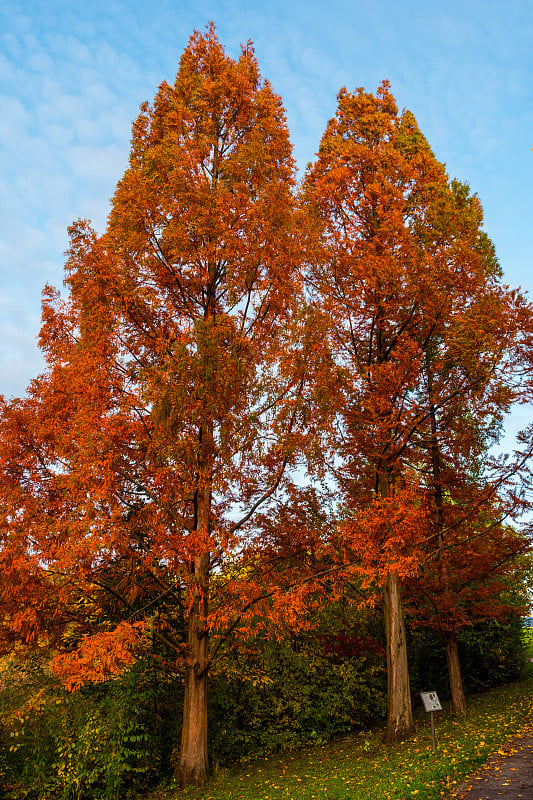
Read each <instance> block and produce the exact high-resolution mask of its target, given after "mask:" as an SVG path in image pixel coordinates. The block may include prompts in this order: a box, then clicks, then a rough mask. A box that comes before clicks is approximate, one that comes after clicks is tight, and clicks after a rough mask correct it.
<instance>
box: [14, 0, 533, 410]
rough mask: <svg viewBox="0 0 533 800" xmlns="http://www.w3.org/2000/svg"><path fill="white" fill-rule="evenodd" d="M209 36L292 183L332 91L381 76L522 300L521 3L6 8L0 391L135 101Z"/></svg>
mask: <svg viewBox="0 0 533 800" xmlns="http://www.w3.org/2000/svg"><path fill="white" fill-rule="evenodd" d="M209 20H213V21H214V22H215V24H216V26H217V30H218V34H219V37H220V39H221V41H222V43H223V44H224V45H225V47H226V49H227V51H228V52H229V53H230V54H232V55H237V54H238V53H239V45H240V43H241V42H243V43H244V42H246V41H247V40H248V39H251V40H253V42H254V44H255V50H256V55H257V57H258V60H259V64H260V66H261V70H262V73H263V75H264V77H266V78H268V79H269V80H270V81H271V83H272V84H273V86H274V88H275V90H276V91H277V92H278V93H280V94H281V96H282V97H283V100H284V103H285V107H286V109H287V115H288V119H289V125H290V129H291V133H292V139H293V143H294V148H295V156H296V159H297V162H298V164H299V166H300V168H301V169H302V170H303V169H305V166H306V164H307V162H309V161H311V160H312V159H313V158H314V154H315V151H316V149H317V147H318V142H319V140H320V137H321V135H322V132H323V130H324V127H325V124H326V122H327V120H328V119H329V118H330V117H331V116H333V114H334V113H335V107H336V94H337V92H338V90H339V88H340V87H341V86H343V85H345V86H347V87H348V89H354V88H355V87H357V86H364V87H366V88H367V89H369V90H371V91H375V89H376V88H377V86H378V84H379V82H380V81H381V80H382V79H384V78H388V79H389V80H390V81H391V84H392V91H393V94H394V95H395V97H396V99H397V101H398V104H399V106H400V107H407V108H410V109H411V110H412V111H413V112H414V114H415V116H416V118H417V120H418V122H419V125H420V127H421V129H422V131H423V132H424V133H425V135H426V137H427V138H428V140H429V143H430V145H431V146H432V148H433V150H434V152H435V153H436V155H437V157H438V158H439V159H440V160H441V161H444V162H446V164H447V168H448V172H449V174H450V176H452V177H458V178H460V179H461V180H463V181H467V182H468V183H470V186H471V187H472V189H473V190H474V191H475V192H477V193H478V194H479V196H480V198H481V201H482V204H483V207H484V209H485V228H486V230H487V232H488V234H489V235H490V236H491V238H492V239H493V241H494V243H495V245H496V250H497V252H498V255H499V258H500V261H501V264H502V266H503V269H504V272H505V275H506V280H507V281H508V282H509V283H510V284H511V285H513V286H516V285H521V286H523V287H524V288H525V289H530V290H531V289H533V275H532V272H531V268H530V265H531V262H532V253H533V224H532V220H531V217H532V213H531V212H532V200H531V192H532V188H533V181H532V177H533V153H532V152H531V148H532V147H533V103H532V93H533V5H532V4H531V0H505V1H504V0H447V2H446V3H436V2H429V0H425V1H424V2H422V0H402V2H398V0H373V2H372V3H371V2H369V0H330V2H329V3H328V4H326V3H325V2H322V0H309V2H307V3H305V2H303V0H270V2H268V3H265V2H257V1H256V0H193V2H188V0H150V2H148V0H142V1H141V0H130V1H129V2H128V1H127V0H91V2H88V1H87V0H78V2H77V3H72V2H71V1H70V0H69V2H63V0H24V2H16V0H2V3H1V5H0V32H1V33H0V109H1V111H0V209H1V213H0V275H1V283H0V393H2V394H5V395H7V396H12V395H20V394H21V393H23V392H24V390H25V387H26V385H27V384H28V381H29V380H30V379H31V378H32V377H33V376H34V375H36V374H37V373H38V372H39V371H41V369H42V361H41V358H40V355H39V352H38V349H37V347H36V336H37V333H38V329H39V321H40V298H41V291H42V288H43V286H44V284H45V283H51V284H53V285H56V286H60V285H61V282H62V272H63V260H64V258H63V253H64V251H65V248H66V245H67V235H66V229H67V226H68V225H69V224H70V223H71V222H72V221H73V220H74V219H77V218H79V217H87V218H90V219H91V220H92V221H93V224H94V225H95V227H96V229H97V230H98V231H100V232H101V231H103V228H104V226H105V220H106V215H107V212H108V209H109V205H108V204H109V198H110V197H111V196H112V194H113V192H114V188H115V185H116V182H117V180H118V179H119V178H120V177H121V175H122V173H123V171H124V169H125V166H126V163H127V158H128V151H129V139H130V129H131V122H132V120H133V119H134V118H135V117H136V115H137V113H138V108H139V105H140V103H141V102H142V101H143V100H151V99H152V98H153V96H154V94H155V91H156V88H157V86H158V84H159V83H160V82H161V81H162V80H164V79H165V80H168V81H173V79H174V75H175V73H176V71H177V66H178V61H179V57H180V55H181V52H182V51H183V48H184V47H185V45H186V43H187V40H188V38H189V36H190V34H191V33H192V31H193V30H194V29H203V28H204V27H205V25H206V24H207V22H208V21H209Z"/></svg>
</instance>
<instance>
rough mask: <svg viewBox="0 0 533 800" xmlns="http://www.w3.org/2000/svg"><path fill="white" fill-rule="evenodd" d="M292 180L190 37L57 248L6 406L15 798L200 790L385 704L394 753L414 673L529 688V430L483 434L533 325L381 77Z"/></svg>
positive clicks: (2, 582)
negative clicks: (101, 212)
mask: <svg viewBox="0 0 533 800" xmlns="http://www.w3.org/2000/svg"><path fill="white" fill-rule="evenodd" d="M295 174H296V173H295V164H294V161H293V159H292V154H291V145H290V140H289V132H288V128H287V124H286V119H285V112H284V109H283V106H282V103H281V99H280V98H279V97H278V96H277V95H276V94H275V93H274V91H273V89H272V87H271V86H270V85H269V83H268V82H267V81H264V80H262V78H261V75H260V72H259V67H258V64H257V61H256V59H255V55H254V53H253V49H252V48H251V46H250V45H247V46H246V47H245V48H243V49H242V52H241V54H240V56H239V58H238V59H237V60H234V59H232V58H230V57H229V56H228V55H227V54H226V53H225V52H224V49H223V47H222V46H221V44H220V42H219V41H218V39H217V36H216V32H215V29H214V26H213V25H210V26H208V28H207V30H206V31H205V33H199V32H195V33H194V34H193V36H192V37H191V39H190V41H189V44H188V46H187V48H186V49H185V51H184V53H183V56H182V58H181V60H180V66H179V70H178V73H177V76H176V80H175V83H174V84H173V85H172V86H170V85H169V84H167V83H166V82H163V83H162V84H161V86H160V87H159V90H158V92H157V95H156V97H155V100H154V102H153V104H152V105H149V104H148V103H146V104H143V106H142V108H141V113H140V115H139V117H138V118H137V120H136V121H135V123H134V125H133V135H132V149H131V155H130V162H129V166H128V169H127V170H126V172H125V175H124V177H123V179H122V180H121V181H120V182H119V184H118V186H117V190H116V193H115V196H114V198H113V202H112V210H111V213H110V216H109V222H108V226H107V228H106V230H105V232H104V233H103V234H102V235H101V236H99V235H97V234H96V232H95V231H94V230H93V229H92V228H91V226H90V223H89V222H87V221H85V220H81V221H77V222H76V223H75V224H74V225H73V226H72V227H71V229H70V247H69V251H68V260H67V266H66V277H65V286H66V293H65V296H64V297H62V296H61V294H60V293H59V292H58V291H57V290H55V289H53V288H51V287H46V289H45V291H44V302H43V324H42V329H41V334H40V345H41V347H42V350H43V352H44V355H45V359H46V369H45V371H44V372H43V374H42V375H40V376H39V377H38V378H36V379H35V380H34V381H33V382H32V383H31V385H30V387H29V388H28V393H27V395H26V396H25V397H24V398H15V399H13V400H11V401H8V400H5V399H3V398H2V399H1V410H2V416H1V420H0V608H1V610H2V619H1V621H0V643H1V645H2V651H3V653H5V654H6V655H5V657H4V660H3V662H2V675H1V680H2V684H1V687H0V688H1V691H0V703H1V704H2V710H3V715H2V716H3V720H4V725H3V728H2V729H1V731H0V737H1V738H2V746H3V755H2V759H3V761H2V762H0V763H1V768H2V770H3V772H4V779H5V783H6V784H7V785H8V787H10V788H9V791H10V792H11V796H12V797H13V798H15V797H28V798H35V800H37V799H39V800H40V799H41V798H43V797H46V798H61V799H62V800H70V798H94V800H96V798H99V799H100V800H112V798H115V797H119V796H120V797H126V796H127V794H128V792H135V791H137V790H138V789H139V788H140V787H141V786H143V787H144V786H147V785H149V784H150V783H152V782H155V781H157V780H158V778H159V777H161V776H162V775H166V774H170V773H171V772H174V774H175V776H176V779H177V780H178V781H179V783H180V785H182V786H187V785H188V784H202V783H203V782H204V781H205V780H206V778H207V775H208V772H209V768H210V765H211V766H213V765H215V766H216V765H226V764H228V763H231V762H232V761H234V760H235V759H238V758H244V757H246V758H251V757H253V756H254V755H257V754H259V753H265V752H269V751H272V750H275V749H277V748H281V747H284V748H293V747H298V746H300V745H301V744H303V743H313V742H315V743H320V742H323V741H324V740H325V739H327V738H330V737H333V736H338V735H340V734H344V733H346V732H348V731H350V730H352V729H354V728H357V727H362V726H367V725H371V724H373V723H375V722H377V721H381V720H382V719H383V717H384V716H385V715H386V717H387V738H388V740H389V742H392V741H395V740H397V739H399V738H402V737H404V736H408V735H410V734H411V733H412V731H413V724H414V723H413V713H412V698H413V694H414V693H416V692H417V691H418V690H420V689H422V688H428V682H431V683H432V684H433V686H432V688H438V689H439V691H440V692H441V693H442V696H443V697H445V696H447V694H448V691H447V689H446V681H447V682H448V685H449V689H450V696H451V703H452V709H453V710H454V712H456V713H464V712H465V710H466V704H465V696H464V688H465V687H466V691H467V692H468V691H477V690H479V689H480V688H483V687H486V686H489V685H492V684H493V683H495V682H504V681H506V680H510V679H514V678H515V677H516V676H517V674H518V671H519V668H520V663H521V638H520V631H519V626H518V623H517V621H516V620H517V618H518V616H519V615H520V613H521V610H522V606H523V602H524V598H523V596H522V595H523V584H524V581H525V580H526V579H527V577H526V574H527V573H526V570H525V567H524V566H523V565H524V563H525V562H524V559H523V556H524V554H525V553H526V552H527V550H528V547H529V540H528V538H527V530H526V529H525V527H520V525H519V518H520V514H521V513H522V512H523V511H524V510H527V509H528V507H529V506H528V500H527V496H526V494H525V488H527V484H528V481H529V479H530V475H529V472H528V470H529V464H528V457H529V446H530V445H529V442H530V440H531V439H532V438H533V437H531V433H532V432H531V431H529V432H528V431H526V432H525V433H524V434H523V435H522V443H523V445H524V447H523V451H522V452H520V453H515V454H514V455H513V456H512V457H511V456H502V457H500V458H495V457H492V456H491V446H492V445H494V443H495V442H497V439H498V432H499V431H500V430H501V425H502V420H503V419H504V416H505V414H506V413H508V411H509V410H510V409H511V408H512V407H513V405H515V404H518V403H526V402H529V401H530V400H531V389H532V375H533V370H532V368H531V353H532V348H531V341H532V337H533V313H532V309H531V307H530V305H529V304H528V302H527V300H526V299H525V298H524V297H523V296H522V294H521V293H520V292H519V291H513V290H510V289H509V288H508V287H506V286H505V285H503V284H502V280H501V279H502V272H501V269H500V267H499V265H498V262H497V259H496V255H495V252H494V248H493V246H492V243H491V242H490V241H489V240H488V238H487V236H486V234H485V233H484V232H483V230H482V221H483V215H482V209H481V204H480V202H479V199H478V198H477V197H476V195H474V194H472V193H471V192H470V189H469V187H468V186H466V185H465V184H462V183H460V182H458V181H454V180H450V178H449V177H448V175H447V174H446V171H445V168H444V165H443V164H440V163H439V162H438V161H437V159H436V158H435V156H434V154H433V153H432V151H431V149H430V147H429V144H428V143H427V141H426V140H425V138H424V136H423V135H422V133H421V132H420V130H419V128H418V125H417V123H416V120H415V119H414V117H413V115H412V114H411V113H410V112H409V111H406V110H404V111H399V109H398V107H397V105H396V102H395V100H394V98H393V96H392V93H391V91H390V87H389V85H388V83H387V82H383V83H382V84H381V86H380V87H379V88H378V90H377V92H376V94H375V95H374V94H371V93H369V92H366V91H364V90H363V89H357V90H355V91H354V92H353V93H350V92H348V91H347V90H346V89H342V90H341V91H340V93H339V96H338V108H337V113H336V116H335V117H334V118H333V119H332V120H330V122H329V123H328V126H327V128H326V131H325V134H324V136H323V139H322V142H321V145H320V149H319V152H318V154H317V160H316V162H315V164H313V165H310V167H309V169H308V171H307V174H306V177H305V180H304V181H303V183H302V186H301V187H300V188H298V186H297V183H296V178H295ZM521 559H522V560H521ZM519 567H520V570H521V572H520V574H519V575H518V577H517V578H516V579H515V583H516V584H517V585H519V587H520V590H519V591H517V592H516V593H515V595H514V596H513V597H511V596H510V595H509V592H508V591H507V590H506V587H507V586H509V585H511V581H510V576H511V574H512V573H513V572H516V570H517V569H518V568H519ZM496 597H498V598H499V599H498V601H497V602H496V600H495V598H496ZM462 672H464V676H463V675H462ZM445 675H446V676H447V678H446V679H445ZM208 678H209V686H210V688H209V692H208ZM208 697H209V702H208Z"/></svg>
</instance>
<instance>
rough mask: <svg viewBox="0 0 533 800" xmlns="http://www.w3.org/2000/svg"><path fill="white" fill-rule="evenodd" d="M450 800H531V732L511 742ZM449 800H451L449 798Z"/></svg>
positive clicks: (532, 776)
mask: <svg viewBox="0 0 533 800" xmlns="http://www.w3.org/2000/svg"><path fill="white" fill-rule="evenodd" d="M452 798H453V800H519V798H522V800H533V732H532V731H531V730H530V731H529V732H528V733H527V734H526V735H525V736H519V737H516V738H514V739H511V740H510V741H509V742H507V744H505V745H504V746H503V747H502V749H501V750H500V751H499V752H498V753H497V754H496V755H495V756H493V757H492V758H491V759H490V760H489V761H488V762H487V763H486V764H485V765H484V766H483V767H481V769H479V770H478V771H477V772H475V773H474V775H471V776H470V777H469V778H468V780H467V781H465V782H464V783H463V784H462V785H461V786H460V787H459V788H458V789H457V790H456V791H455V792H454V794H453V795H452ZM450 800H451V798H450Z"/></svg>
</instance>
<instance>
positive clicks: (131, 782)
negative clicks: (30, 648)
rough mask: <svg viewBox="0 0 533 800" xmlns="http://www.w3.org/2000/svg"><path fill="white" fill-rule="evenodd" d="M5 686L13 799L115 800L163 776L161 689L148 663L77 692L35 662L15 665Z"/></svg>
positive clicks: (0, 709) (4, 738)
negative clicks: (117, 677)
mask: <svg viewBox="0 0 533 800" xmlns="http://www.w3.org/2000/svg"><path fill="white" fill-rule="evenodd" d="M2 682H3V684H4V689H3V691H2V692H1V693H0V713H1V714H2V718H3V719H4V726H3V728H2V732H1V734H0V737H1V741H0V746H1V747H2V757H3V761H2V769H3V772H4V781H5V784H6V786H7V789H6V796H7V797H8V798H13V799H14V798H17V800H18V799H19V798H27V799H28V800H41V799H43V800H44V798H46V799H47V800H50V799H51V798H54V799H55V798H57V800H82V799H83V800H92V799H93V798H94V800H118V798H125V797H127V796H128V795H129V793H130V792H136V790H137V789H138V788H139V787H140V786H145V785H146V784H149V783H150V782H153V781H155V780H157V779H158V778H159V777H160V774H161V772H162V771H164V768H165V763H164V757H165V746H164V741H165V740H168V737H165V735H164V730H163V725H164V720H163V718H162V716H161V710H160V709H158V704H161V697H158V696H157V695H158V694H160V692H161V686H160V681H158V682H157V684H156V683H155V682H154V676H153V672H152V670H151V668H150V666H149V665H148V664H147V663H146V662H143V661H139V662H137V664H135V666H134V667H133V668H132V669H131V670H129V671H128V672H127V673H125V674H124V675H123V676H122V677H121V678H120V679H117V680H112V681H108V682H107V683H104V684H96V685H91V686H87V687H85V688H83V689H81V690H79V691H76V692H66V691H65V690H64V689H62V688H61V686H60V685H59V684H58V683H57V681H56V680H55V679H54V678H52V677H51V676H50V675H48V674H47V673H46V671H45V670H44V669H43V668H42V666H41V665H40V664H38V663H36V662H35V661H34V662H33V663H32V662H31V661H30V662H26V663H25V664H15V663H13V664H11V666H9V667H8V668H7V669H5V670H4V672H3V676H2ZM171 725H172V727H173V728H174V727H175V716H174V717H172V719H171ZM171 738H172V737H171ZM170 749H171V745H170V747H169V746H168V745H167V747H166V750H167V756H168V755H169V753H170Z"/></svg>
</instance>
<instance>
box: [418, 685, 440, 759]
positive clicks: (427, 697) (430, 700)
mask: <svg viewBox="0 0 533 800" xmlns="http://www.w3.org/2000/svg"><path fill="white" fill-rule="evenodd" d="M420 697H421V698H422V702H423V704H424V710H425V711H427V712H428V714H430V716H431V744H432V745H433V752H434V753H436V752H437V737H436V735H435V711H442V706H441V704H440V700H439V698H438V697H437V692H420Z"/></svg>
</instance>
